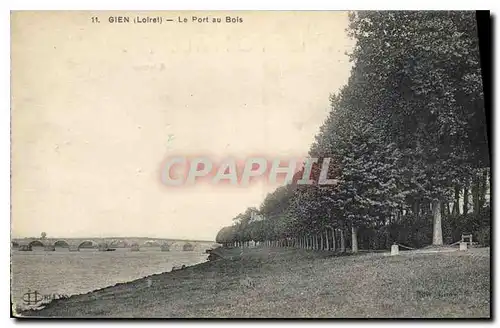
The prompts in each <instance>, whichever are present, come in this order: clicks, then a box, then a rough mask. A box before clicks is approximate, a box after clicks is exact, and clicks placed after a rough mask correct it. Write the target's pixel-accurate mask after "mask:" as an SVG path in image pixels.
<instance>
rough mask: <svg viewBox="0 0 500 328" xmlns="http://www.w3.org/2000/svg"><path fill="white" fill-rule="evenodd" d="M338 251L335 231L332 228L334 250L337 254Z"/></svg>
mask: <svg viewBox="0 0 500 328" xmlns="http://www.w3.org/2000/svg"><path fill="white" fill-rule="evenodd" d="M336 249H337V241H336V240H335V229H333V228H332V250H333V251H334V252H335V250H336Z"/></svg>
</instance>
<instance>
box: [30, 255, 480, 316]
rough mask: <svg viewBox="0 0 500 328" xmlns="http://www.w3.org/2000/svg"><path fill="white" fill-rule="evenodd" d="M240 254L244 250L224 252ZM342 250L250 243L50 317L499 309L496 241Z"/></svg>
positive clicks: (72, 301)
mask: <svg viewBox="0 0 500 328" xmlns="http://www.w3.org/2000/svg"><path fill="white" fill-rule="evenodd" d="M224 252H225V254H227V255H232V254H231V253H234V255H236V254H239V252H240V250H239V249H233V250H226V251H224ZM411 254H412V253H409V252H405V253H403V254H402V255H400V256H385V255H384V254H380V253H379V254H359V255H352V256H334V255H333V254H331V253H327V252H324V253H321V252H313V251H306V250H296V249H270V248H256V249H245V250H244V252H243V255H242V257H241V258H240V259H238V260H217V261H213V262H207V263H203V264H200V265H197V266H193V267H189V268H186V269H184V270H180V271H175V272H171V273H163V274H159V275H153V276H150V277H147V278H143V279H139V280H136V281H133V282H129V283H125V284H118V285H115V286H113V287H108V288H105V289H101V290H98V291H94V292H92V293H88V294H85V295H78V296H73V297H71V298H69V299H66V300H58V301H54V302H52V303H51V304H49V305H48V306H47V307H46V308H45V309H43V310H41V311H39V312H31V313H25V314H24V315H35V316H43V317H115V318H116V317H119V318H123V317H162V318H188V317H211V318H226V317H233V318H235V317H236V318H248V317H251V318H257V317H265V318H270V317H273V318H275V317H277V318H297V317H329V318H360V317H361V318H390V317H412V318H424V317H425V318H429V317H430V318H449V317H453V318H456V317H461V318H469V317H476V318H477V317H482V318H488V317H489V316H490V249H489V248H481V249H479V248H477V249H470V250H469V251H467V252H451V253H450V252H449V253H432V254H413V255H411Z"/></svg>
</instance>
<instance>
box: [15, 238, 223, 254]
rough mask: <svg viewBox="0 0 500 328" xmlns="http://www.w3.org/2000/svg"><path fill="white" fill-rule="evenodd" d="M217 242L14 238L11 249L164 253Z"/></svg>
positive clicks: (188, 249)
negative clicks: (158, 249) (150, 249)
mask: <svg viewBox="0 0 500 328" xmlns="http://www.w3.org/2000/svg"><path fill="white" fill-rule="evenodd" d="M214 244H215V242H212V241H199V240H175V239H161V238H118V237H117V238H43V239H42V238H14V239H12V240H11V247H12V248H13V249H19V250H22V251H30V250H33V249H37V248H43V249H45V250H46V251H55V250H56V248H58V249H68V250H69V251H80V250H84V249H96V250H101V251H106V250H114V249H118V248H129V249H130V250H132V251H139V250H140V249H148V248H155V247H156V248H161V250H162V251H169V250H185V251H205V250H206V249H207V248H211V247H213V246H214Z"/></svg>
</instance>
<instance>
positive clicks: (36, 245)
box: [28, 240, 45, 248]
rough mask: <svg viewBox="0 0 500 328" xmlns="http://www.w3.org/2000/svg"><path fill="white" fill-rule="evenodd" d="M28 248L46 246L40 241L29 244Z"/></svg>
mask: <svg viewBox="0 0 500 328" xmlns="http://www.w3.org/2000/svg"><path fill="white" fill-rule="evenodd" d="M28 247H29V248H33V247H45V245H44V244H43V243H42V242H41V241H40V240H33V241H32V242H31V243H29V244H28Z"/></svg>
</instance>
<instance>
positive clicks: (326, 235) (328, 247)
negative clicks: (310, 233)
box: [325, 229, 330, 251]
mask: <svg viewBox="0 0 500 328" xmlns="http://www.w3.org/2000/svg"><path fill="white" fill-rule="evenodd" d="M325 237H326V250H327V251H329V250H330V241H329V240H328V229H326V230H325Z"/></svg>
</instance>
